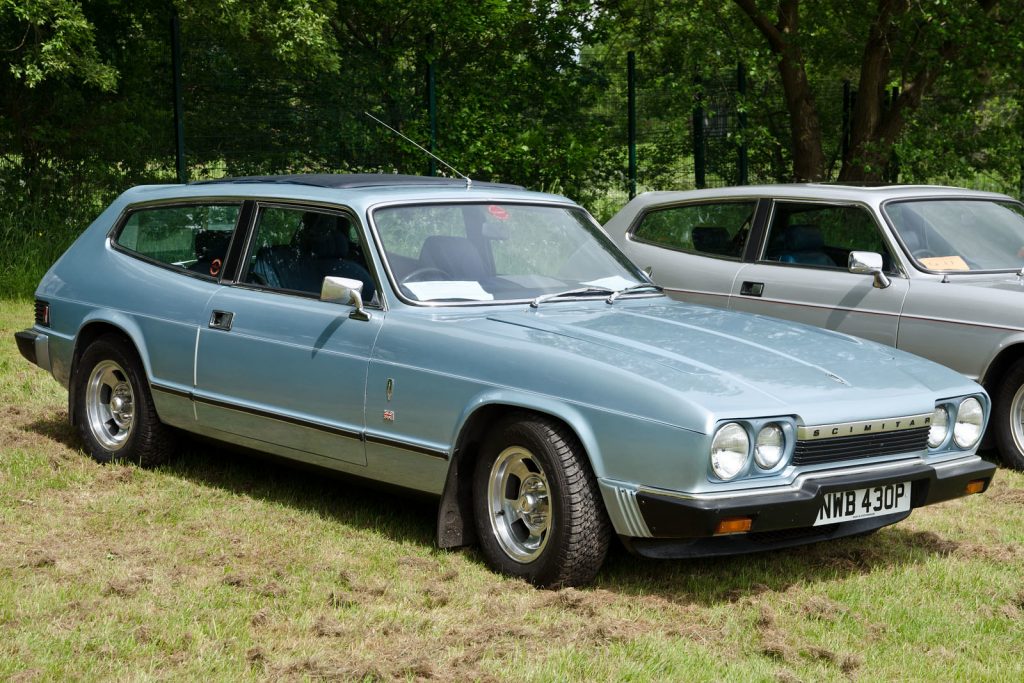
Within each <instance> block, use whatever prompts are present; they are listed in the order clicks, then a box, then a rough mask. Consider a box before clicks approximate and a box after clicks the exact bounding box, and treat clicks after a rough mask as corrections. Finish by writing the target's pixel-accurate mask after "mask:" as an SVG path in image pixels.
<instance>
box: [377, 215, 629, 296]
mask: <svg viewBox="0 0 1024 683" xmlns="http://www.w3.org/2000/svg"><path fill="white" fill-rule="evenodd" d="M373 222H374V227H375V229H376V231H377V235H378V236H379V238H380V242H381V246H382V247H383V248H384V255H385V257H386V259H387V264H388V269H389V270H390V272H391V277H392V279H393V280H394V282H395V284H396V286H397V287H398V290H399V291H400V292H401V294H402V296H403V297H404V298H406V299H407V300H409V301H412V302H445V303H459V302H463V303H465V302H474V303H475V302H479V303H485V302H501V301H520V300H535V299H537V298H538V297H542V298H544V299H545V300H546V299H547V298H548V296H547V295H551V294H556V295H558V294H564V295H565V296H566V297H567V298H568V297H571V296H576V295H584V296H585V295H588V294H590V295H601V294H603V295H605V296H607V295H610V294H612V293H614V292H620V291H621V290H623V289H626V288H628V287H632V286H635V285H637V284H642V283H647V282H648V280H647V279H645V278H644V277H643V275H642V274H640V273H639V272H638V271H637V269H636V268H635V267H634V266H632V265H631V264H630V263H629V261H628V260H627V259H626V258H625V257H624V256H623V255H622V254H621V253H620V252H619V251H618V249H616V248H615V246H614V245H613V244H612V243H611V242H610V241H609V240H608V239H607V238H606V237H605V236H604V234H603V233H601V232H600V231H599V230H598V229H597V228H596V227H595V226H594V225H593V224H592V223H591V221H590V220H589V218H588V217H587V216H586V214H585V213H583V212H582V211H579V210H577V209H574V208H572V207H565V206H546V205H544V206H542V205H528V204H515V203H487V204H483V203H480V204H477V203H465V204H462V203H460V204H423V205H415V206H391V207H383V208H380V209H377V210H376V211H374V213H373ZM568 290H578V291H574V292H569V291H568ZM648 294H649V292H648Z"/></svg>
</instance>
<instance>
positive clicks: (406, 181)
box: [121, 173, 574, 211]
mask: <svg viewBox="0 0 1024 683" xmlns="http://www.w3.org/2000/svg"><path fill="white" fill-rule="evenodd" d="M235 197H238V198H255V199H271V200H273V199H281V200H297V201H309V202H321V203H329V204H341V205H345V206H348V207H350V208H352V209H353V210H355V211H363V210H366V209H368V208H370V207H372V206H375V205H378V204H382V203H390V202H402V203H415V202H432V201H438V200H440V201H460V202H461V201H471V202H472V201H478V202H489V201H494V202H501V201H520V202H522V201H526V202H546V203H550V202H556V203H560V204H571V205H572V204H574V203H573V202H572V201H571V200H569V199H567V198H565V197H562V196H559V195H554V194H548V193H545V192H533V191H531V190H527V189H524V188H523V187H521V186H519V185H509V184H504V183H489V182H476V181H473V182H472V183H467V182H466V181H465V180H464V179H461V178H441V177H432V176H413V175H397V174H385V173H359V174H335V175H332V174H307V173H303V174H293V175H276V176H248V177H241V178H222V179H217V180H201V181H197V182H192V183H188V184H184V185H171V184H167V185H140V186H138V187H134V188H132V189H130V190H128V191H127V192H125V193H124V194H123V195H122V196H121V201H122V202H123V203H124V204H138V203H142V202H151V201H166V200H178V199H195V198H235Z"/></svg>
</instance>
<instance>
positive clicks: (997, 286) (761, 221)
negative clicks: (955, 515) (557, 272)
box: [605, 185, 1024, 469]
mask: <svg viewBox="0 0 1024 683" xmlns="http://www.w3.org/2000/svg"><path fill="white" fill-rule="evenodd" d="M605 229H606V231H607V232H608V234H609V235H610V236H611V238H612V239H613V240H614V241H615V242H616V243H617V244H618V245H619V247H620V248H621V249H622V250H623V251H624V252H625V253H626V255H627V256H629V257H630V258H631V259H632V260H633V261H634V262H635V263H636V264H638V265H639V266H641V267H644V268H648V267H649V268H651V269H652V270H651V272H652V273H653V278H654V281H655V282H657V283H658V284H660V285H662V286H663V287H665V290H666V291H667V293H668V294H669V295H670V296H672V297H674V298H678V299H681V300H684V301H690V302H694V303H702V304H708V305H712V306H722V307H728V308H730V309H734V310H737V311H749V312H752V313H761V314H764V315H771V316H776V317H779V318H785V319H787V320H794V321H797V322H804V323H810V324H812V325H819V326H821V327H826V328H828V329H832V330H838V331H840V332H846V333H847V334H853V335H856V336H858V337H864V338H866V339H873V340H875V341H879V342H882V343H884V344H889V345H890V346H895V347H897V348H899V349H903V350H904V351H909V352H910V353H915V354H918V355H921V356H924V357H925V358H930V359H931V360H934V361H937V362H939V363H942V364H943V365H946V366H948V367H950V368H953V369H954V370H957V371H959V372H961V373H963V374H964V375H966V376H967V377H970V378H971V379H974V380H977V381H978V382H980V383H981V384H982V385H984V387H985V388H986V389H987V390H988V392H989V393H990V394H991V396H992V402H993V409H992V420H991V422H990V426H991V430H990V433H991V435H992V436H993V437H994V439H993V440H994V443H995V445H996V446H998V448H999V453H1000V455H1001V457H1002V460H1003V462H1004V463H1005V464H1006V465H1008V466H1010V467H1014V468H1016V469H1024V320H1022V318H1021V314H1020V311H1021V308H1022V307H1021V304H1024V297H1022V294H1024V205H1022V204H1021V203H1020V202H1018V201H1017V200H1015V199H1012V198H1010V197H1007V196H1006V195H1001V194H993V193H991V192H976V191H971V190H961V189H957V188H952V187H927V186H924V187H921V186H892V187H870V188H865V187H844V186H840V185H766V186H749V187H728V188H720V189H714V190H696V191H691V192H649V193H646V194H643V195H640V196H639V197H637V198H636V199H634V200H633V201H631V202H630V203H629V204H627V205H626V207H625V208H623V209H622V211H620V212H619V213H618V215H616V216H615V217H614V218H612V220H611V221H609V222H608V224H607V225H606V226H605Z"/></svg>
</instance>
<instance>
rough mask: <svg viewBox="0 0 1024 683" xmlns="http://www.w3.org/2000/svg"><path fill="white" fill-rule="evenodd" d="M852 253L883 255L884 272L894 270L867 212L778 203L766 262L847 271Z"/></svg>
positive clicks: (890, 257)
mask: <svg viewBox="0 0 1024 683" xmlns="http://www.w3.org/2000/svg"><path fill="white" fill-rule="evenodd" d="M851 251H871V252H875V253H878V254H881V255H882V261H883V263H884V264H885V269H886V270H887V271H890V270H892V267H893V266H892V263H893V260H892V256H891V254H890V252H889V249H888V247H887V246H886V244H885V241H884V240H883V239H882V235H881V232H879V229H878V225H877V224H876V223H875V221H874V220H873V219H872V218H871V214H870V213H869V212H868V211H867V210H866V209H864V208H862V207H859V206H848V205H823V204H805V203H801V202H776V204H775V209H774V211H773V213H772V221H771V225H770V226H769V227H768V236H767V240H766V246H765V251H764V257H763V260H764V261H779V262H781V263H792V264H797V265H805V266H816V267H819V268H837V269H843V270H845V269H846V267H847V262H848V259H849V256H850V252H851Z"/></svg>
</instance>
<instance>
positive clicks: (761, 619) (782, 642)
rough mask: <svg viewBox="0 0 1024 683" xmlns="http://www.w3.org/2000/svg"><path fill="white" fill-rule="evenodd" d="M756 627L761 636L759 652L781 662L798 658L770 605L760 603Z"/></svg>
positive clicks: (755, 621)
mask: <svg viewBox="0 0 1024 683" xmlns="http://www.w3.org/2000/svg"><path fill="white" fill-rule="evenodd" d="M754 629H755V630H756V631H757V634H758V635H759V636H760V637H761V646H760V648H759V652H760V653H761V654H762V655H764V656H765V657H768V658H769V659H774V660H776V661H779V662H791V661H793V660H794V659H795V658H796V650H794V649H793V647H792V646H791V645H790V644H789V642H788V641H787V639H786V634H785V633H783V632H782V631H781V630H780V629H779V627H778V625H777V621H776V618H775V612H774V611H773V610H772V608H771V607H769V606H768V605H759V606H758V612H757V618H756V619H755V620H754Z"/></svg>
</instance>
